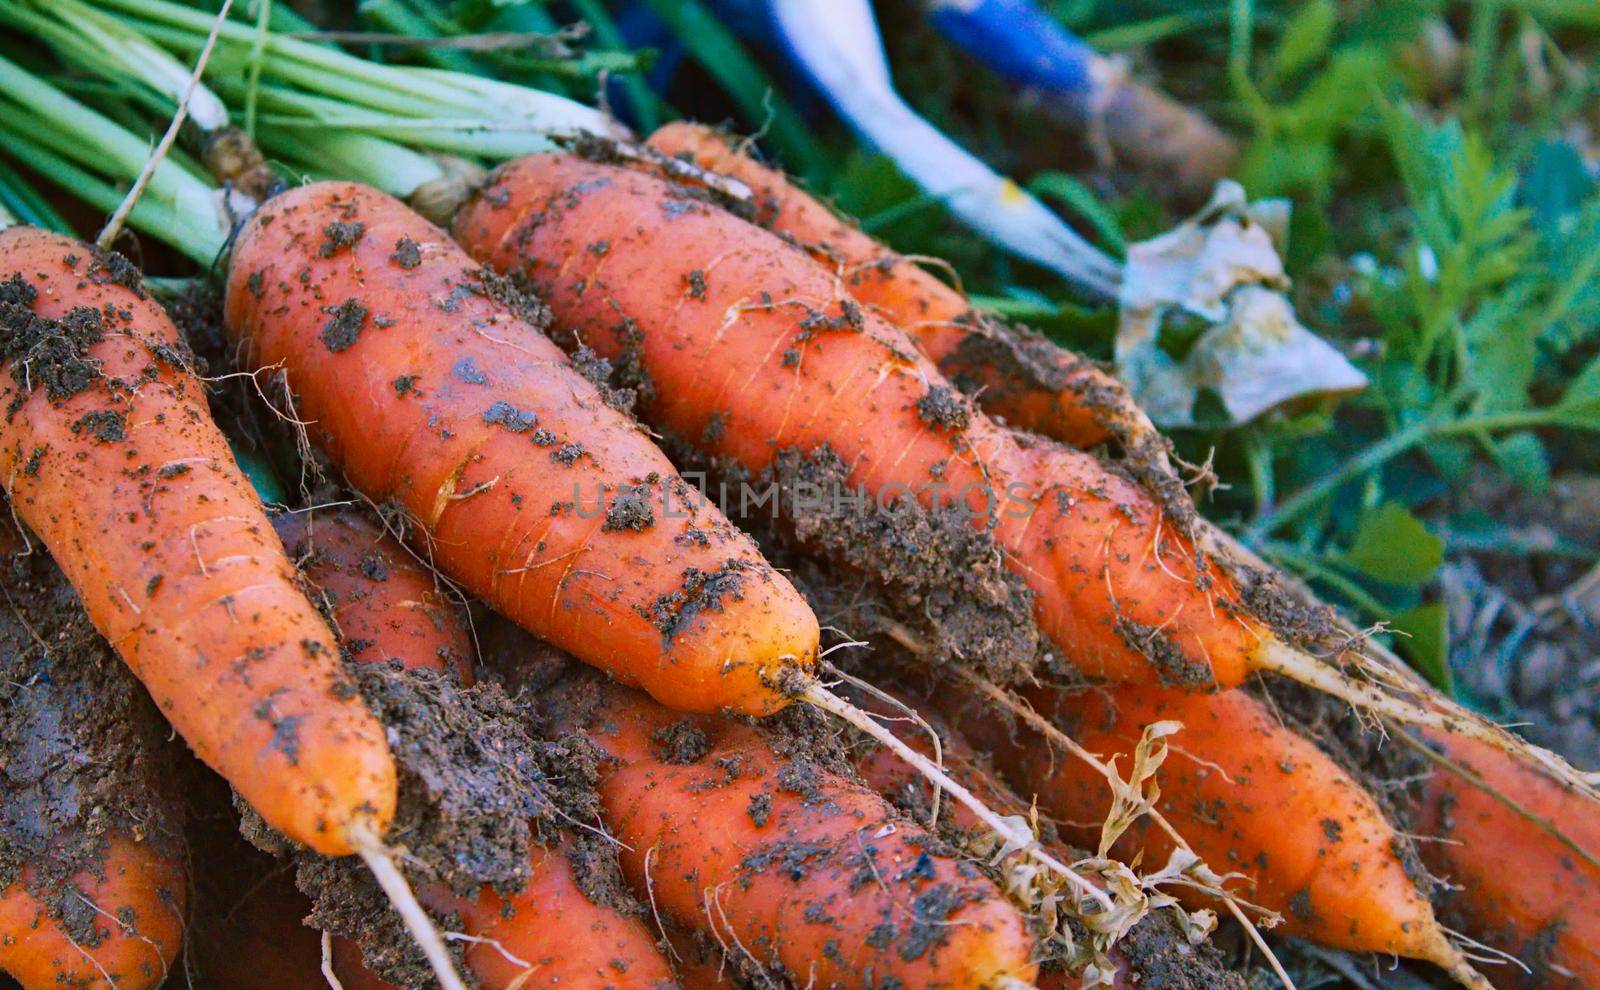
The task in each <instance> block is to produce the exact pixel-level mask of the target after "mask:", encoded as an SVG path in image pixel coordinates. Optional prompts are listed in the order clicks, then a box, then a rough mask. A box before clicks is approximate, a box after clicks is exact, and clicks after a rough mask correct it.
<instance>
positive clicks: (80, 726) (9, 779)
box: [0, 503, 182, 947]
mask: <svg viewBox="0 0 1600 990" xmlns="http://www.w3.org/2000/svg"><path fill="white" fill-rule="evenodd" d="M0 505H3V503H0ZM9 535H10V531H9V529H7V530H5V531H4V532H3V533H0V537H8V536H9ZM6 542H7V540H6V539H3V538H0V545H5V544H6ZM0 589H3V591H4V598H3V600H0V712H4V716H3V717H0V888H4V887H7V886H9V885H10V884H12V883H15V882H16V881H17V880H18V878H19V877H21V875H22V872H23V869H24V867H28V866H32V867H33V868H34V871H35V872H34V873H33V875H32V876H30V877H28V879H27V889H28V891H29V892H30V893H31V894H33V895H34V896H35V897H37V898H39V899H40V900H41V902H42V903H44V904H45V905H46V907H47V909H48V910H50V911H51V912H52V913H53V914H54V915H55V916H56V917H58V918H60V919H61V920H62V921H63V922H64V925H65V928H66V931H67V933H68V934H69V935H71V936H72V937H73V939H74V940H75V941H77V942H79V943H80V944H82V945H85V946H91V947H92V946H94V945H97V944H98V943H99V942H100V940H101V938H102V935H101V934H100V933H101V930H102V928H103V926H104V923H105V919H104V918H103V917H101V916H99V915H97V914H96V913H95V912H94V910H93V909H92V908H91V907H89V906H88V905H87V904H86V903H85V902H84V901H83V900H82V899H81V898H80V897H78V896H77V895H76V892H75V890H74V889H73V888H72V887H71V886H70V885H69V884H68V880H69V879H70V878H71V877H72V876H73V875H74V874H76V873H79V872H80V871H84V870H96V869H98V868H99V866H100V863H101V862H102V860H103V857H104V855H105V849H106V841H107V836H108V834H109V833H111V832H120V833H122V834H124V835H127V836H130V837H132V838H135V839H139V840H145V841H150V842H153V843H156V844H157V846H156V848H157V849H158V850H159V849H163V848H165V849H166V850H168V851H170V852H172V853H173V854H177V853H178V852H179V851H180V849H181V842H182V839H181V827H182V812H181V809H180V807H179V805H178V804H177V802H176V801H175V795H174V794H173V793H171V792H170V790H169V787H168V782H169V781H171V780H172V778H173V774H172V766H173V757H174V753H173V751H172V749H171V748H170V744H169V743H168V735H169V732H170V730H169V729H168V727H167V725H166V723H165V721H164V720H163V719H162V718H161V715H160V713H159V712H157V710H156V707H155V705H154V704H153V703H152V702H151V701H150V698H149V695H147V694H146V693H145V691H144V688H143V687H142V686H141V685H140V684H139V683H138V681H136V680H135V679H134V677H133V675H132V674H131V673H130V672H129V671H128V669H127V668H126V667H125V666H124V665H123V663H122V661H121V660H120V659H119V658H118V657H117V656H116V655H115V654H114V653H113V652H112V650H111V647H110V645H109V644H107V643H106V642H105V640H103V639H101V638H100V635H99V634H98V633H97V632H96V631H95V629H94V627H93V626H92V625H91V624H90V622H89V618H88V616H87V615H85V614H84V612H83V608H82V606H81V604H80V603H79V601H78V597H77V595H76V593H75V592H74V591H73V590H72V587H71V585H70V584H68V583H67V580H66V578H65V577H63V576H62V574H61V572H60V571H59V570H57V568H56V566H55V564H54V563H52V562H51V561H50V558H49V555H48V554H47V553H45V551H44V550H43V548H42V547H38V546H37V545H36V546H35V547H34V550H33V552H32V553H31V554H28V555H26V556H13V555H12V554H10V553H7V554H5V555H4V556H3V557H0ZM180 893H181V892H180V891H171V892H170V894H171V898H170V899H171V901H172V903H173V905H174V909H176V903H177V896H178V895H179V894H180Z"/></svg>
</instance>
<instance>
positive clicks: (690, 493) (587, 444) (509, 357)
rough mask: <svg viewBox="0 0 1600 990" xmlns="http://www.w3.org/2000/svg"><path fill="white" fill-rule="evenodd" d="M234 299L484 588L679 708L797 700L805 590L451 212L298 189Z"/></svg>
mask: <svg viewBox="0 0 1600 990" xmlns="http://www.w3.org/2000/svg"><path fill="white" fill-rule="evenodd" d="M227 314H228V323H229V326H230V327H231V328H232V330H233V332H234V333H235V334H236V335H237V337H238V338H239V339H240V340H241V341H242V342H243V343H244V344H245V345H246V346H247V348H248V351H249V356H250V358H251V359H252V360H253V361H254V363H255V365H256V366H258V367H261V366H270V365H275V364H280V363H281V364H282V366H283V367H284V368H285V369H286V370H287V373H288V376H289V380H290V383H291V385H292V387H293V388H294V389H295V391H296V393H297V395H298V398H299V411H300V413H301V415H302V418H304V419H308V420H314V421H315V425H314V426H313V427H312V430H313V433H314V436H315V438H316V439H317V440H318V441H319V442H320V443H321V444H322V446H323V448H324V449H325V450H326V451H327V452H328V453H329V454H330V455H331V456H332V458H333V460H334V461H335V462H336V463H337V464H338V465H339V466H340V467H341V468H342V469H343V471H344V473H345V476H346V478H347V479H348V480H349V481H350V482H351V483H352V484H353V485H354V486H355V487H356V488H358V489H360V490H361V491H363V492H365V493H366V494H367V495H368V496H369V497H370V498H372V499H373V500H374V501H378V502H385V501H392V502H396V503H398V504H400V505H401V506H403V507H404V508H405V509H406V510H407V511H408V513H409V514H410V516H411V517H412V518H413V519H414V520H415V521H416V522H417V523H418V524H419V526H420V528H421V530H422V537H421V539H420V541H419V542H421V543H425V544H426V547H427V550H428V552H429V554H430V555H431V560H432V561H433V562H434V563H435V564H436V565H437V566H438V567H439V568H440V569H441V570H443V571H444V572H445V573H446V574H448V575H450V576H451V577H452V578H454V579H455V580H457V581H458V582H460V583H461V584H462V585H464V586H465V587H466V588H467V589H469V590H470V591H472V592H474V593H475V594H477V595H479V596H481V597H483V598H484V599H485V600H486V601H488V602H489V603H490V604H491V605H493V606H495V607H496V608H497V609H499V610H500V611H502V612H504V613H505V614H507V615H509V616H510V617H512V618H513V619H515V620H516V621H518V622H519V623H521V624H522V625H524V626H525V627H526V628H528V629H529V630H531V631H533V632H534V633H536V634H537V635H539V636H541V637H544V638H547V639H549V640H550V641H552V642H554V643H557V644H559V645H561V646H562V647H563V648H565V649H568V650H570V651H571V652H572V653H574V655H576V656H578V657H579V658H580V659H583V660H586V661H588V662H590V663H594V664H596V665H598V666H601V667H603V668H605V669H606V670H608V671H609V672H611V673H612V674H613V675H614V676H616V677H618V678H620V679H622V680H624V681H626V682H628V683H630V684H636V685H639V686H642V687H644V688H645V689H646V690H647V691H649V692H650V693H651V694H652V695H653V696H655V697H656V698H658V699H660V700H662V701H663V702H665V703H667V704H670V705H673V706H674V707H677V708H683V709H690V710H698V711H714V710H717V709H721V708H732V709H736V710H739V711H745V712H750V713H765V712H769V711H772V710H775V709H777V708H779V707H782V705H783V704H785V703H786V701H787V698H786V697H785V696H784V695H783V694H781V693H780V692H779V691H777V690H776V689H775V688H774V687H772V686H771V683H772V682H773V681H774V680H775V679H776V677H777V676H778V675H779V674H780V673H781V672H782V671H783V670H787V669H804V668H805V666H806V665H807V664H808V663H809V662H810V661H811V659H812V657H813V655H814V653H815V646H816V639H817V626H816V619H815V617H814V616H813V615H812V614H811V612H810V609H809V607H808V606H807V605H806V604H805V602H804V601H803V600H802V599H801V598H800V596H799V595H798V594H797V593H796V592H795V591H794V589H793V587H792V586H790V585H789V583H788V581H787V580H786V579H785V578H783V577H782V576H781V575H779V574H778V573H777V572H776V571H774V570H773V569H772V568H771V567H770V566H769V565H768V564H766V563H765V562H764V561H763V560H762V558H761V556H760V554H759V552H758V551H757V549H756V548H755V545H754V544H753V543H752V542H751V541H750V540H749V538H747V537H746V536H744V535H743V534H741V533H740V532H739V531H738V530H737V529H735V528H734V527H733V526H732V524H731V523H729V522H728V521H727V520H726V519H725V518H724V517H723V516H722V515H721V514H720V513H719V512H718V511H717V510H716V509H715V508H714V507H713V506H712V505H711V504H710V503H708V502H706V501H705V500H704V499H703V498H702V497H701V496H700V495H699V493H698V492H697V491H695V490H694V489H692V488H691V487H690V486H689V485H688V484H686V483H685V482H684V481H683V480H682V479H681V478H680V477H679V476H678V474H677V472H676V470H674V468H673V466H672V464H671V462H669V461H668V460H667V458H666V457H665V456H664V455H663V454H662V453H661V452H660V450H658V449H657V448H656V447H655V446H654V444H653V443H652V442H651V441H650V439H649V438H648V437H647V436H645V435H644V434H643V433H642V432H641V431H640V430H639V429H638V427H637V426H636V425H635V424H634V423H633V422H632V421H631V420H630V419H629V418H628V417H627V416H626V415H625V414H623V413H621V412H619V411H618V410H617V409H614V408H612V407H611V406H609V405H607V403H606V398H607V396H606V395H605V394H603V393H602V392H601V390H600V389H599V388H597V387H596V386H595V385H594V384H592V383H591V382H589V381H587V380H586V379H584V378H583V377H582V376H581V375H580V374H579V373H578V372H577V371H576V370H575V369H574V367H573V365H572V362H571V361H569V359H568V358H567V356H566V355H564V354H563V353H562V352H561V351H560V350H559V349H558V348H556V347H555V345H554V344H552V343H551V342H550V341H549V340H548V339H547V338H546V337H545V336H544V335H543V334H542V333H541V332H540V330H539V326H538V324H539V322H541V320H542V318H543V317H542V315H541V313H540V312H539V309H538V307H537V305H536V304H532V303H527V302H525V301H519V300H516V299H514V298H512V297H511V296H509V295H508V294H507V293H506V290H505V287H504V286H503V285H502V284H501V283H499V282H497V281H495V280H494V279H493V278H492V277H491V276H488V275H486V274H485V273H483V272H482V271H481V270H480V269H479V268H478V267H477V266H476V265H475V264H474V263H473V262H472V261H471V260H470V258H468V257H467V255H466V254H465V253H464V252H463V251H461V249H459V248H458V247H456V246H455V245H454V244H453V243H452V242H451V241H450V240H449V239H448V237H446V236H445V235H444V234H443V233H442V232H441V231H439V230H438V229H437V228H435V227H434V226H433V225H431V224H429V223H428V222H426V221H425V220H423V219H422V218H420V217H419V216H417V215H416V214H414V213H412V212H411V211H410V210H408V209H406V208H405V207H404V206H403V205H402V204H400V203H399V202H398V201H396V200H394V199H391V198H389V197H387V196H385V195H383V194H381V193H378V192H375V191H373V190H370V189H366V188H364V187H360V186H356V185H351V184H344V183H320V184H316V185H311V186H306V187H302V188H299V189H296V190H293V191H291V192H288V193H286V194H284V195H282V196H279V197H277V198H276V199H274V200H272V201H270V202H269V203H267V204H266V205H265V206H263V207H262V209H261V210H260V211H259V212H257V213H256V215H255V216H254V217H253V218H252V219H251V221H250V222H249V224H247V225H246V227H245V228H244V230H243V231H242V233H241V234H240V236H239V240H238V245H237V247H236V248H235V254H234V259H233V266H232V271H231V275H230V279H229V284H228V299H227Z"/></svg>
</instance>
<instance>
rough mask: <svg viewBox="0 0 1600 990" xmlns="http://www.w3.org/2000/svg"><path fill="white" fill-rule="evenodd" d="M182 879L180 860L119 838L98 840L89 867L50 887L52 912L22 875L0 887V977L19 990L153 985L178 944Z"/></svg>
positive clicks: (29, 877)
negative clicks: (20, 989) (19, 986)
mask: <svg viewBox="0 0 1600 990" xmlns="http://www.w3.org/2000/svg"><path fill="white" fill-rule="evenodd" d="M185 880H186V878H185V875H184V870H183V867H182V865H181V860H179V859H176V858H168V857H164V856H154V855H152V854H151V853H150V851H149V850H148V849H146V848H144V847H143V845H142V844H140V843H137V842H135V841H133V840H131V839H129V838H128V837H126V836H123V835H115V836H112V837H110V838H108V839H107V840H106V844H105V849H104V850H103V852H102V853H101V854H100V856H99V860H98V862H97V863H95V864H94V865H92V866H90V867H86V868H85V869H84V870H82V871H81V872H79V873H75V874H73V875H72V876H70V877H67V878H65V880H64V882H60V881H58V883H62V885H61V886H56V885H55V884H52V885H51V886H52V888H53V890H54V893H55V894H56V895H57V896H58V897H59V898H61V900H62V903H61V905H60V906H56V905H53V904H50V903H49V901H51V900H55V898H49V899H46V898H43V897H40V896H37V895H35V894H33V893H30V892H29V888H30V887H34V886H35V885H36V877H35V876H34V875H33V873H32V871H26V870H25V871H23V874H22V876H21V877H20V878H19V879H18V881H17V882H16V883H14V884H12V885H11V886H8V887H5V888H3V889H0V973H7V974H9V975H10V976H11V977H12V978H13V979H15V980H16V981H17V982H18V983H20V984H22V986H23V990H51V988H55V987H60V986H62V985H68V986H74V987H86V988H95V990H113V988H121V990H136V988H154V987H159V986H161V984H162V983H163V982H165V980H166V977H167V974H168V970H169V967H170V966H171V964H172V960H173V958H174V957H175V956H176V955H177V953H178V948H179V946H180V945H181V944H182V940H183V916H182V910H183V894H184V887H185ZM63 912H66V913H70V916H71V917H73V918H75V919H77V920H76V922H74V923H69V922H66V921H64V920H63ZM127 918H132V919H134V920H133V921H131V922H130V921H125V920H124V919H127Z"/></svg>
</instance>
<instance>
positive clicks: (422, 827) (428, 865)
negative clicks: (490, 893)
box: [247, 663, 604, 986]
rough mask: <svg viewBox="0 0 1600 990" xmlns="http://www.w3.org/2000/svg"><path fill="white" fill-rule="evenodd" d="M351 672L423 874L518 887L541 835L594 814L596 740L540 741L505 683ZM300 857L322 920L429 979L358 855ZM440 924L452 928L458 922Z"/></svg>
mask: <svg viewBox="0 0 1600 990" xmlns="http://www.w3.org/2000/svg"><path fill="white" fill-rule="evenodd" d="M350 672H351V676H352V677H354V678H355V679H356V681H357V683H358V686H359V688H360V690H361V693H362V696H363V697H364V698H365V699H366V700H367V703H368V704H369V705H370V706H371V707H372V709H373V711H374V713H375V714H376V715H377V716H378V718H379V720H380V721H381V722H382V723H383V724H384V726H385V727H386V728H387V729H388V732H389V736H390V739H391V744H392V746H393V749H394V753H395V757H396V761H397V763H398V765H399V768H400V803H399V806H398V809H397V813H396V818H395V825H394V828H393V829H392V831H391V833H390V837H391V841H393V842H395V843H397V844H398V845H401V846H404V847H405V849H406V850H407V856H406V857H405V863H406V869H407V872H408V873H411V874H412V876H413V882H416V883H422V882H424V881H426V882H432V883H442V884H445V885H448V886H449V887H450V888H452V889H453V890H454V891H455V892H456V893H457V894H459V895H461V896H472V895H475V894H476V893H477V892H478V890H479V888H480V887H482V886H483V885H486V884H487V885H491V886H493V887H494V888H495V889H496V890H498V891H500V892H502V893H514V892H517V891H519V890H521V889H522V887H523V885H524V884H525V882H526V880H527V876H528V863H529V861H528V849H529V846H530V844H531V843H544V844H550V843H553V842H555V841H556V840H557V839H558V838H559V837H560V835H561V833H562V830H563V829H564V828H565V827H566V823H567V822H570V821H573V820H577V821H591V820H593V819H594V816H595V814H596V808H597V807H598V805H597V801H596V798H595V796H594V791H593V781H594V779H595V769H594V767H595V764H596V760H597V758H596V757H595V755H594V753H593V750H592V747H590V746H588V745H587V744H586V743H585V742H584V741H583V740H582V739H581V738H580V737H573V738H569V739H566V740H563V741H558V742H543V741H537V740H534V739H532V738H530V737H529V736H528V734H527V732H526V730H525V729H524V727H523V726H524V724H525V719H524V718H523V717H522V715H521V712H520V709H519V707H518V706H517V705H516V704H514V703H513V702H512V701H511V700H510V699H509V698H508V697H507V696H506V694H505V692H504V691H502V690H501V689H500V688H499V687H498V686H497V685H494V684H479V685H475V686H473V687H471V688H462V687H459V686H457V684H456V683H455V681H454V679H453V678H452V677H450V676H446V675H441V674H438V673H436V672H434V671H431V670H425V669H424V670H411V671H406V670H402V669H399V668H398V667H397V666H391V665H389V664H381V663H368V664H359V665H352V666H351V668H350ZM247 835H248V836H249V837H250V838H251V839H252V841H255V842H257V843H258V844H260V845H262V846H263V847H264V848H267V849H268V851H281V849H282V846H281V843H276V844H275V843H273V842H272V841H271V838H272V837H268V836H262V835H261V834H260V832H259V830H256V829H247ZM274 845H276V846H277V848H276V849H275V848H274ZM295 857H296V860H297V869H296V883H297V885H298V886H299V887H300V889H301V890H302V891H303V892H305V894H306V895H307V896H309V897H310V898H311V900H312V904H313V910H312V914H311V918H312V923H313V924H314V925H315V926H316V927H319V928H322V929H324V930H326V931H329V932H332V933H333V934H335V935H340V936H344V937H346V938H351V939H354V940H355V941H356V942H357V943H358V944H360V946H361V949H362V952H363V955H364V956H365V958H366V961H367V964H368V966H370V967H371V968H372V970H373V971H374V972H376V973H378V974H379V975H380V976H383V977H384V978H385V979H387V980H389V981H391V982H393V983H396V984H398V985H400V986H410V985H424V984H426V982H427V981H428V980H430V979H431V970H430V969H429V967H428V964H427V961H426V960H425V959H424V958H423V956H422V953H421V951H420V950H419V949H418V948H417V947H416V944H415V942H414V941H413V940H412V939H411V937H410V936H409V934H408V933H407V932H406V930H405V928H404V927H403V925H402V924H401V922H400V919H399V916H398V915H396V914H394V913H393V911H392V910H391V909H390V908H389V906H388V901H387V899H386V898H385V897H384V896H383V894H382V892H381V891H380V890H379V889H378V887H377V885H376V884H375V883H374V882H373V881H372V879H371V877H370V875H369V874H368V873H367V872H366V871H365V870H363V869H362V868H361V866H360V864H359V863H356V862H354V861H353V860H352V859H328V858H325V857H321V856H315V855H309V854H306V853H305V852H304V851H301V850H297V851H296V853H295ZM588 872H589V874H590V875H591V876H593V875H598V873H599V871H598V870H597V869H594V868H591V869H590V870H589V871H588ZM595 886H597V887H603V886H604V884H603V883H597V884H596V885H595ZM441 923H442V924H443V925H444V927H445V928H446V930H449V929H450V923H451V919H448V918H445V919H441ZM463 965H464V964H463Z"/></svg>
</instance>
